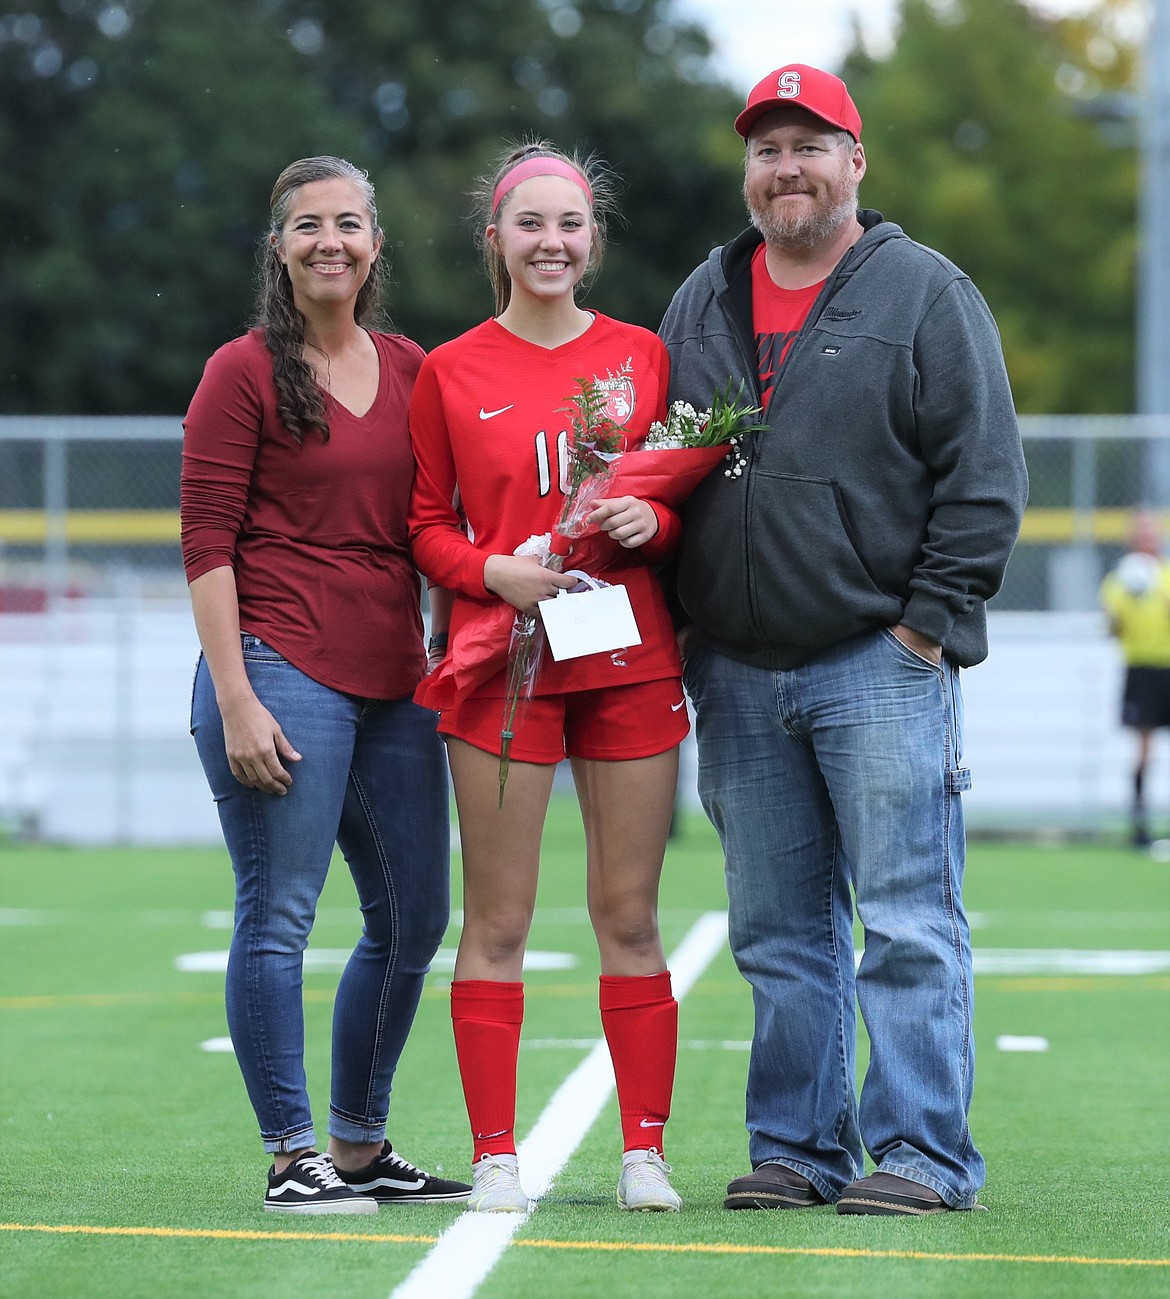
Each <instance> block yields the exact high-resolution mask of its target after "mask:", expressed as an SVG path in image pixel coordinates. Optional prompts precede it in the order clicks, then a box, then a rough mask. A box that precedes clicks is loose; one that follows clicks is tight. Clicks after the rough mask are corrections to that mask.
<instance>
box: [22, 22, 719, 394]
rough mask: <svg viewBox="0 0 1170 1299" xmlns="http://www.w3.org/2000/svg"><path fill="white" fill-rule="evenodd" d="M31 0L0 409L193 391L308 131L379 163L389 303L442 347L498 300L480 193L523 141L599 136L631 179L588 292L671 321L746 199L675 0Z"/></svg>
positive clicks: (244, 297)
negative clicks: (487, 261) (482, 233)
mask: <svg viewBox="0 0 1170 1299" xmlns="http://www.w3.org/2000/svg"><path fill="white" fill-rule="evenodd" d="M22 9H23V13H22V14H21V15H19V17H18V16H15V15H8V16H2V17H0V144H3V146H5V157H6V159H7V160H8V165H7V166H6V168H5V169H4V171H3V173H2V174H0V230H2V231H3V232H4V235H3V243H2V244H0V300H3V302H4V304H5V307H4V311H3V313H0V354H2V355H3V358H4V363H3V366H2V367H0V409H2V410H4V411H7V412H39V413H64V412H81V413H88V414H120V413H172V412H175V411H181V410H184V409H186V405H187V402H188V400H189V398H190V394H191V392H192V390H193V389H194V387H195V384H196V383H197V382H198V379H199V375H200V373H201V371H202V367H203V363H204V361H205V360H206V358H207V356H208V355H209V354H210V353H211V352H212V351H213V350H214V349H215V348H216V347H218V346H219V345H220V344H221V343H222V342H224V341H226V340H227V339H228V338H230V337H233V336H234V335H236V334H238V333H240V332H241V331H242V330H243V329H244V328H245V326H246V325H247V322H248V318H249V315H250V312H251V307H252V298H253V283H254V252H255V248H256V243H257V240H258V238H259V237H260V236H261V234H262V233H263V231H264V227H265V224H266V218H267V212H268V194H269V191H270V189H271V186H272V182H273V181H274V179H275V178H276V176H277V174H278V173H279V171H280V170H281V169H282V168H283V167H284V166H285V165H286V164H287V163H288V162H290V161H292V160H293V159H294V158H297V157H302V156H306V155H308V154H313V153H326V152H327V153H335V154H340V155H342V156H345V157H349V158H351V159H352V160H353V161H355V162H356V163H358V164H359V165H360V166H363V167H366V168H368V169H369V171H370V173H371V177H372V179H373V180H374V182H375V185H376V186H377V189H378V193H379V201H380V205H381V209H382V216H383V221H384V225H385V227H386V231H387V237H388V244H387V247H388V250H389V253H390V256H391V258H392V262H393V268H394V282H395V285H394V293H393V302H392V309H393V315H394V318H395V323H396V326H397V327H398V328H400V329H402V330H403V331H404V332H406V333H408V334H410V335H411V336H413V337H415V338H417V339H418V340H419V341H420V342H421V343H422V344H423V345H424V346H427V347H431V346H434V345H435V344H436V343H439V342H441V341H442V340H443V339H445V338H448V337H451V336H452V335H453V334H455V333H458V332H460V331H461V330H464V329H466V328H468V327H470V326H471V325H473V324H475V323H476V322H477V321H479V320H481V319H483V318H484V316H486V315H487V314H488V313H489V312H490V309H491V299H490V295H489V292H488V290H487V285H486V281H485V279H484V277H483V276H482V273H481V271H480V269H479V266H478V259H477V256H476V254H475V251H474V248H473V241H472V230H471V227H470V225H469V224H468V221H467V215H468V211H469V202H468V197H467V195H468V191H469V190H470V188H471V186H472V183H473V180H474V177H475V176H476V175H477V174H478V173H479V172H481V171H483V170H485V169H486V168H487V167H489V166H490V165H491V164H492V162H493V161H494V159H495V157H496V156H497V155H498V154H499V153H500V152H501V150H502V149H503V148H504V147H505V146H506V144H507V143H508V142H509V141H510V140H515V139H519V138H521V137H523V136H525V135H528V134H533V133H536V134H540V135H545V136H549V137H550V138H552V139H553V140H555V141H556V142H557V143H559V144H562V145H565V146H570V147H571V146H579V147H581V148H583V149H584V150H585V151H592V150H596V151H597V152H598V153H599V154H600V155H601V156H602V157H603V158H604V159H605V160H606V161H607V162H608V163H609V164H610V165H611V166H612V167H613V168H614V169H615V171H616V172H617V173H618V176H619V177H620V178H622V179H623V180H624V181H625V183H626V185H627V189H626V193H625V194H624V196H623V204H622V206H623V208H624V213H625V216H626V219H627V221H628V229H627V230H625V231H620V230H619V231H617V232H616V238H614V239H613V242H612V248H611V252H612V257H611V264H610V266H609V267H608V269H607V271H605V272H603V275H602V278H601V282H600V284H599V286H598V287H597V288H596V289H595V290H594V297H593V300H594V301H596V302H597V304H598V305H599V306H601V307H602V308H603V309H604V310H606V311H609V312H611V313H612V314H614V315H617V316H620V317H624V318H627V319H631V320H636V321H638V322H639V323H642V324H645V325H648V326H651V327H653V326H656V325H657V323H658V320H659V319H660V317H661V314H662V312H663V310H664V309H665V306H666V303H667V301H668V300H669V296H670V293H671V292H672V291H673V289H674V288H675V287H676V285H677V283H678V282H679V281H680V280H681V279H682V277H683V276H684V275H685V274H686V273H687V272H688V271H689V270H690V269H691V267H692V266H693V265H694V264H695V263H696V262H697V261H698V260H700V259H701V258H702V257H703V256H705V255H706V252H707V250H708V248H709V247H710V246H711V244H712V243H714V242H716V241H718V240H720V239H722V238H724V237H726V235H727V234H728V232H730V231H733V230H735V229H737V228H738V227H739V226H740V225H742V223H743V218H742V205H741V203H740V199H739V161H738V159H739V150H738V146H737V140H736V137H735V135H734V133H733V132H732V130H731V128H730V123H731V120H732V118H733V117H734V114H735V111H736V109H737V107H738V96H737V95H735V94H733V93H731V92H730V91H728V90H727V89H725V88H723V87H721V86H719V85H718V84H716V83H714V82H713V81H712V79H711V74H710V70H709V66H708V55H709V43H708V41H707V39H706V37H705V35H704V34H703V33H702V32H701V31H700V30H698V29H696V28H694V27H691V26H688V25H685V24H681V23H679V22H678V21H676V20H675V19H674V18H673V16H672V14H671V0H574V2H570V0H565V3H551V2H550V3H545V2H544V0H478V2H477V3H476V4H473V5H471V4H468V5H439V4H434V3H430V2H427V3H424V2H423V0H395V3H393V4H387V3H381V2H379V0H354V3H351V4H348V5H344V6H325V5H321V4H318V3H315V2H314V0H120V2H119V3H117V4H98V3H96V0H31V4H29V3H26V4H25V5H23V6H22ZM558 33H559V34H558ZM18 122H19V123H20V126H19V129H18V128H17V125H16V124H17V123H18ZM713 124H714V125H716V126H717V128H718V129H717V130H713V129H712V126H713Z"/></svg>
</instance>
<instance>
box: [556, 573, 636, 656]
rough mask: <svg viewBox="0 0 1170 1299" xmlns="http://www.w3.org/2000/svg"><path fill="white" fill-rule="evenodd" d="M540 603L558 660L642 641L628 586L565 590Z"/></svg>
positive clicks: (619, 647) (602, 651) (623, 646)
mask: <svg viewBox="0 0 1170 1299" xmlns="http://www.w3.org/2000/svg"><path fill="white" fill-rule="evenodd" d="M536 607H537V609H538V610H539V612H540V616H541V619H542V620H543V622H544V630H545V634H546V635H547V636H548V645H549V649H551V650H552V656H553V658H554V659H556V660H557V662H558V663H560V662H562V661H563V660H565V659H579V658H581V657H582V655H584V654H601V653H604V652H605V651H606V650H616V649H624V648H625V647H626V646H627V645H641V643H642V637H641V635H640V634H639V632H638V623H637V620H636V619H635V618H634V611H633V609H632V608H631V607H630V596H629V593H628V592H627V591H626V588H625V587H624V586H603V587H601V588H600V589H599V590H596V591H578V592H577V593H576V594H575V595H571V594H569V593H568V592H567V591H562V592H561V593H560V595H558V596H557V598H556V599H555V600H542V601H541V602H540V603H539V604H538V605H537V606H536Z"/></svg>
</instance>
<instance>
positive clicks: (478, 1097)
mask: <svg viewBox="0 0 1170 1299" xmlns="http://www.w3.org/2000/svg"><path fill="white" fill-rule="evenodd" d="M451 1022H452V1024H453V1025H454V1029H455V1054H456V1055H457V1056H458V1057H459V1076H460V1078H461V1079H462V1080H463V1099H464V1101H465V1102H466V1103H467V1117H468V1119H470V1120H471V1135H472V1138H473V1140H474V1142H475V1150H474V1154H473V1156H472V1158H473V1159H478V1158H479V1157H480V1156H481V1155H514V1154H515V1153H516V1134H515V1132H514V1129H515V1126H516V1057H517V1055H518V1054H519V1052H520V1025H521V1024H522V1023H523V1022H524V985H523V984H522V983H498V982H495V981H494V980H491V979H459V980H458V981H457V982H454V983H452V984H451Z"/></svg>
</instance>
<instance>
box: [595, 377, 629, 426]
mask: <svg viewBox="0 0 1170 1299" xmlns="http://www.w3.org/2000/svg"><path fill="white" fill-rule="evenodd" d="M628 368H629V367H628V364H627V365H624V366H622V368H621V370H619V371H618V373H617V374H608V375H606V377H605V378H604V379H598V378H596V377H595V378H594V380H593V382H594V385H595V386H596V389H597V391H598V392H599V393H601V395H602V396H603V397H604V398H605V406H604V408H603V410H604V414H605V417H606V418H607V419H610V420H612V421H613V422H614V423H615V424H618V425H622V424H625V423H626V422H627V421H628V420H629V419H630V417H631V416H632V415H633V413H634V406H635V405H636V404H637V400H638V393H637V390H636V389H635V387H634V381H633V379H631V378H630V376H629V374H628V373H627V370H628Z"/></svg>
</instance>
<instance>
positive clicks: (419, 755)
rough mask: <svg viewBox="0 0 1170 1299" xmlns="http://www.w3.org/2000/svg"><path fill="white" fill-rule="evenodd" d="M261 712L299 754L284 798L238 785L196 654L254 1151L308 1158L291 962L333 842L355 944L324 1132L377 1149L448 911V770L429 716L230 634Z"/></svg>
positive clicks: (196, 703)
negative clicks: (227, 891)
mask: <svg viewBox="0 0 1170 1299" xmlns="http://www.w3.org/2000/svg"><path fill="white" fill-rule="evenodd" d="M241 641H242V644H243V649H244V662H245V665H246V667H247V671H248V678H249V680H250V681H251V683H252V688H253V689H254V690H255V692H256V695H257V697H258V698H259V699H260V702H261V703H262V704H263V705H264V706H265V707H266V708H267V709H268V710H269V712H270V713H272V715H273V717H275V718H276V720H277V721H278V722H279V723H280V726H281V728H282V729H283V731H284V733H285V735H286V737H287V738H288V740H289V742H290V743H291V744H292V745H293V747H294V748H295V749H296V750H297V751H298V752H299V753H301V754H302V759H301V761H300V762H297V763H290V764H286V766H287V767H288V769H289V771H290V772H291V774H292V787H291V789H290V790H289V792H288V793H287V794H285V795H283V796H281V795H277V794H265V793H261V792H260V791H258V790H255V789H248V788H246V787H245V786H243V785H241V784H240V783H239V781H237V780H236V778H235V777H234V776H233V775H232V773H231V769H230V768H229V766H228V761H227V754H226V752H225V749H224V736H223V722H222V719H221V718H220V714H219V709H218V707H217V706H216V701H215V689H214V687H213V685H212V683H211V674H210V672H209V671H208V668H207V664H206V662H205V661H204V660H203V659H202V658H200V660H199V666H198V668H197V669H196V673H195V689H194V694H193V698H192V703H191V733H192V734H193V735H194V737H195V744H196V747H197V748H198V750H199V758H200V761H201V762H202V763H203V770H204V772H205V773H206V775H207V781H208V784H209V785H210V786H211V792H212V795H213V796H214V798H215V802H216V806H217V808H218V811H219V819H220V824H221V825H222V827H223V834H224V839H225V841H226V843H227V847H228V852H229V854H230V856H231V859H232V868H233V870H234V871H235V877H236V907H235V926H234V929H233V932H232V944H231V952H230V955H229V957H228V970H227V1017H228V1028H229V1030H230V1032H231V1038H232V1045H233V1046H234V1048H235V1053H236V1058H237V1060H238V1061H239V1065H240V1069H241V1071H242V1073H243V1075H244V1083H245V1085H246V1087H247V1089H248V1097H249V1099H250V1100H251V1102H252V1108H253V1109H254V1110H255V1111H256V1118H257V1119H258V1121H259V1124H260V1133H261V1136H262V1137H263V1140H264V1148H265V1149H266V1150H269V1151H288V1150H298V1149H300V1148H302V1147H306V1146H316V1144H317V1142H316V1136H315V1133H314V1130H313V1117H312V1113H311V1110H310V1108H309V1096H308V1092H307V1089H306V1083H305V1067H304V1037H305V1034H304V1014H303V1007H302V997H301V991H302V958H303V954H304V950H305V947H306V945H307V943H308V941H309V931H310V930H311V929H312V927H313V920H314V917H315V915H316V910H317V899H318V898H319V897H320V895H321V890H322V888H323V887H324V884H325V876H326V873H327V872H328V869H329V862H330V858H331V857H332V855H333V845H334V843H335V842H336V843H337V844H338V845H339V846H340V848H341V850H342V852H343V853H344V855H345V859H346V862H347V864H348V866H349V870H350V874H351V875H352V876H353V880H354V883H355V885H356V886H357V894H358V900H359V902H360V905H361V910H362V917H363V920H364V924H363V928H362V934H361V937H360V938H359V939H358V943H357V946H356V947H355V948H354V951H353V954H352V955H351V956H350V958H349V961H348V963H347V965H346V967H345V971H344V973H343V974H342V976H341V981H340V984H339V986H338V989H337V997H336V1000H335V1002H334V1009H333V1068H332V1088H331V1101H330V1106H329V1132H330V1133H331V1134H332V1135H333V1136H335V1137H338V1138H340V1139H341V1140H344V1141H352V1142H374V1141H381V1140H382V1139H383V1137H384V1136H385V1132H386V1119H387V1115H388V1112H389V1108H390V1085H391V1082H392V1080H393V1077H394V1070H395V1068H396V1066H397V1064H398V1057H399V1055H400V1054H401V1052H402V1047H403V1044H404V1043H405V1041H406V1035H407V1033H408V1032H409V1030H410V1025H411V1022H412V1021H413V1019H414V1013H415V1010H416V1009H417V1007H418V1002H419V998H420V996H421V995H422V988H423V981H424V979H425V977H426V973H427V970H428V968H429V966H430V961H431V958H432V957H433V956H434V954H435V952H436V951H437V949H438V946H439V943H440V942H441V941H442V938H443V933H444V931H445V930H446V927H447V920H448V916H449V911H450V830H449V824H450V822H449V812H448V801H447V768H446V760H445V756H444V753H443V745H442V741H441V740H440V739H439V738H438V736H437V735H436V734H435V714H434V713H432V712H430V711H429V710H427V709H425V708H420V707H419V706H418V705H417V704H416V703H414V702H413V700H411V699H409V698H407V699H396V700H392V701H390V702H386V701H382V700H376V699H359V698H357V697H355V696H352V695H345V694H340V693H339V692H338V691H336V690H330V689H329V688H328V687H326V686H322V685H320V684H318V683H317V682H316V681H313V680H312V679H311V678H309V677H307V676H305V674H304V673H303V672H300V671H299V670H298V669H297V668H295V667H293V666H292V664H290V663H288V662H287V661H286V660H285V659H283V658H282V657H281V656H280V655H279V654H278V653H277V652H276V651H275V650H273V649H271V648H269V647H268V646H267V645H265V644H264V643H263V642H262V641H260V640H258V639H257V638H256V637H255V636H250V635H246V634H245V635H244V636H242V637H241Z"/></svg>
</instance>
